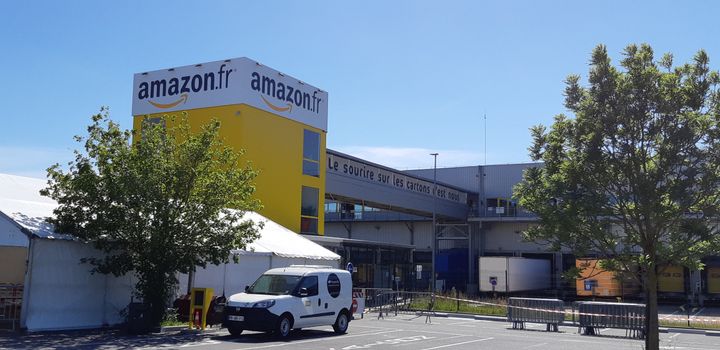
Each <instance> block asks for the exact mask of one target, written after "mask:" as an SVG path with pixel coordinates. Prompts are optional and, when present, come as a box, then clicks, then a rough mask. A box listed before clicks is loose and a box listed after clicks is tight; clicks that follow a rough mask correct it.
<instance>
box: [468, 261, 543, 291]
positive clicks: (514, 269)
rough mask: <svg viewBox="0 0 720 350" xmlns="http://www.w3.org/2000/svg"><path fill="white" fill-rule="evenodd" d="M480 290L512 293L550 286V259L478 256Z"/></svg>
mask: <svg viewBox="0 0 720 350" xmlns="http://www.w3.org/2000/svg"><path fill="white" fill-rule="evenodd" d="M479 270H480V291H481V292H497V293H514V292H524V291H532V290H545V289H550V287H551V276H550V260H545V259H528V258H516V257H489V256H483V257H480V261H479Z"/></svg>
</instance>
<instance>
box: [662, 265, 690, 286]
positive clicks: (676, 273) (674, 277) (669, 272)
mask: <svg viewBox="0 0 720 350" xmlns="http://www.w3.org/2000/svg"><path fill="white" fill-rule="evenodd" d="M658 292H661V293H663V292H665V293H685V269H684V268H683V267H682V266H672V265H671V266H665V267H661V268H659V269H658Z"/></svg>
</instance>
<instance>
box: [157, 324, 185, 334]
mask: <svg viewBox="0 0 720 350" xmlns="http://www.w3.org/2000/svg"><path fill="white" fill-rule="evenodd" d="M184 329H188V326H187V325H183V326H162V327H160V330H159V331H158V332H153V333H168V332H177V331H182V330H184Z"/></svg>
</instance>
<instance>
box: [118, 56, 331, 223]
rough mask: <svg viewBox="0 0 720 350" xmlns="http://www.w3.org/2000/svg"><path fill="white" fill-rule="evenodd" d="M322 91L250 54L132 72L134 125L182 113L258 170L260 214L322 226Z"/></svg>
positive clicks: (279, 220)
mask: <svg viewBox="0 0 720 350" xmlns="http://www.w3.org/2000/svg"><path fill="white" fill-rule="evenodd" d="M327 106H328V94H327V92H325V91H322V90H320V89H318V88H316V87H313V86H311V85H309V84H307V83H304V82H302V81H299V80H297V79H295V78H292V77H290V76H288V75H285V74H283V73H280V72H278V71H276V70H273V69H271V68H268V67H266V66H263V65H262V64H260V63H257V62H255V61H253V60H251V59H248V58H244V57H243V58H236V59H229V60H224V61H216V62H209V63H202V64H196V65H190V66H184V67H177V68H170V69H164V70H157V71H153V72H146V73H138V74H135V77H134V81H133V105H132V114H133V118H134V120H133V125H134V128H135V129H137V128H139V126H140V123H141V122H142V120H143V118H145V117H146V116H149V117H151V118H156V117H160V116H163V115H172V114H176V115H177V114H179V113H180V112H186V113H187V115H188V121H189V123H190V127H191V128H193V130H199V128H200V127H201V126H202V125H204V124H207V123H208V122H209V121H210V120H212V119H217V120H219V121H220V123H221V126H220V137H222V138H223V140H224V142H225V144H226V145H229V146H232V147H233V148H235V149H236V150H240V149H244V150H245V155H244V159H246V160H249V161H250V162H251V163H252V167H253V168H254V169H256V170H259V171H260V174H259V175H258V177H257V178H256V179H255V184H256V188H257V191H256V193H255V194H256V196H257V198H258V199H259V200H260V201H261V202H262V204H263V206H264V208H263V209H262V211H261V214H263V215H264V216H266V217H268V218H270V219H271V220H273V221H275V222H277V223H279V224H281V225H283V226H285V227H287V228H289V229H291V230H293V231H295V232H300V233H308V234H319V235H322V234H323V233H324V211H323V208H324V198H325V167H324V166H322V164H321V160H324V159H325V157H326V155H325V154H326V151H325V139H326V133H327Z"/></svg>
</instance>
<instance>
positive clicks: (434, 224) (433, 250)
mask: <svg viewBox="0 0 720 350" xmlns="http://www.w3.org/2000/svg"><path fill="white" fill-rule="evenodd" d="M430 155H431V156H433V159H434V161H433V193H432V194H433V210H432V268H431V269H430V270H431V271H432V276H431V278H430V280H431V283H432V284H431V285H430V288H431V291H432V292H433V293H435V288H436V287H435V284H436V281H435V278H436V276H435V250H437V247H436V246H437V239H436V238H437V237H436V234H437V229H436V225H437V223H436V221H435V211H436V200H437V156H438V153H430Z"/></svg>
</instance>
